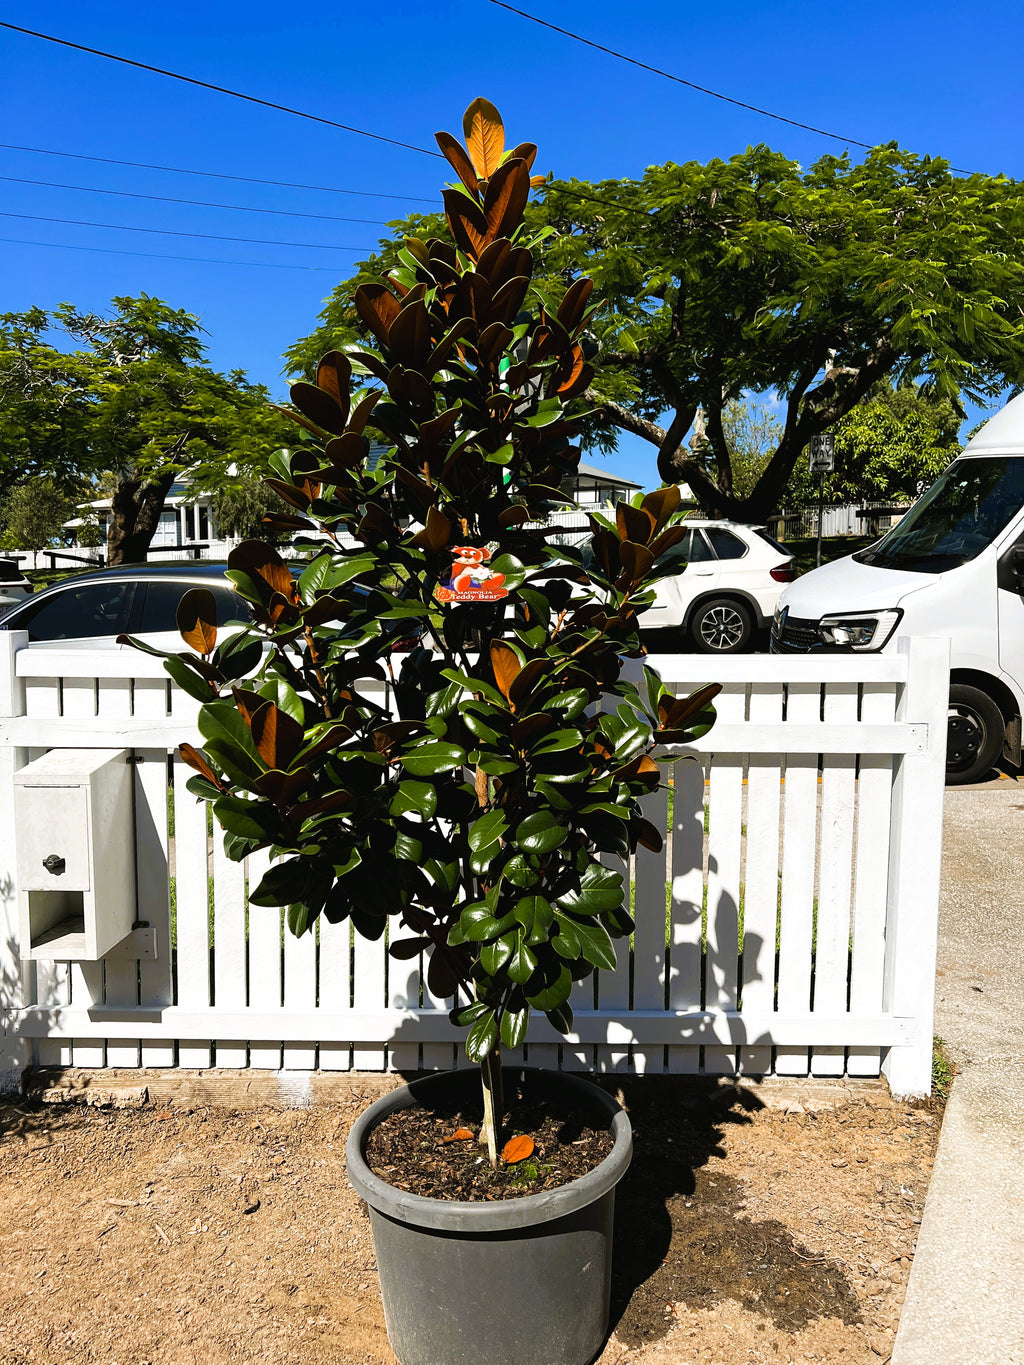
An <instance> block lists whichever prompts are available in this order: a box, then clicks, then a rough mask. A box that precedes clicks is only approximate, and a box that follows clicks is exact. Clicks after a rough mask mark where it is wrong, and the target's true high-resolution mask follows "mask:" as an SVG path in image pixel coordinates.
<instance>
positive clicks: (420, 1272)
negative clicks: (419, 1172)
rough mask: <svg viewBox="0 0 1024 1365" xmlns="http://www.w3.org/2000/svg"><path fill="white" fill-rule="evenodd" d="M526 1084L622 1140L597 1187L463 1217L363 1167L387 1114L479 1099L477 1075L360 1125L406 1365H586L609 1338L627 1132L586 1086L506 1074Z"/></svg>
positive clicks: (416, 1087)
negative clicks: (615, 1226) (614, 1243)
mask: <svg viewBox="0 0 1024 1365" xmlns="http://www.w3.org/2000/svg"><path fill="white" fill-rule="evenodd" d="M504 1080H505V1087H506V1094H510V1093H511V1092H512V1087H514V1086H515V1085H517V1084H520V1083H521V1084H523V1085H524V1086H527V1087H529V1089H530V1090H532V1091H533V1093H535V1094H541V1095H543V1094H550V1095H558V1097H559V1098H560V1099H562V1100H568V1101H569V1102H570V1103H571V1104H572V1105H574V1106H576V1107H578V1110H579V1112H580V1114H581V1116H582V1117H585V1118H586V1119H587V1121H588V1122H589V1123H590V1124H592V1125H593V1126H595V1127H598V1126H599V1127H602V1128H608V1129H609V1130H610V1132H611V1134H612V1137H613V1139H614V1146H613V1148H612V1151H611V1152H610V1153H609V1155H608V1156H607V1157H606V1158H605V1159H604V1161H602V1162H601V1164H600V1165H599V1166H597V1167H596V1168H595V1169H594V1170H593V1171H590V1172H589V1173H588V1174H587V1175H585V1176H581V1177H580V1179H578V1180H573V1181H570V1182H569V1183H568V1184H566V1185H562V1186H560V1187H558V1188H557V1189H554V1190H545V1191H543V1192H542V1193H540V1194H536V1195H531V1196H528V1197H526V1198H523V1199H506V1200H499V1201H495V1202H493V1203H491V1202H477V1203H459V1202H458V1201H454V1200H451V1201H450V1200H446V1199H427V1198H424V1197H423V1196H422V1195H416V1194H410V1193H408V1192H407V1191H405V1190H399V1189H396V1188H395V1187H394V1186H393V1185H388V1184H386V1183H385V1182H384V1181H383V1180H381V1179H379V1178H378V1177H377V1176H375V1175H374V1174H373V1172H372V1171H371V1170H370V1168H369V1166H368V1165H367V1164H366V1158H365V1148H366V1143H367V1140H368V1138H369V1135H370V1133H371V1132H372V1131H373V1129H374V1128H375V1127H376V1126H377V1125H378V1124H379V1123H381V1122H382V1121H383V1120H384V1119H385V1118H386V1117H387V1116H388V1115H389V1114H391V1113H394V1112H396V1111H397V1110H399V1109H405V1108H409V1107H410V1106H412V1105H417V1104H422V1105H424V1106H429V1105H432V1104H435V1103H437V1102H438V1101H439V1100H441V1098H442V1097H444V1099H448V1098H455V1097H457V1096H458V1095H459V1094H460V1093H465V1094H466V1095H467V1097H469V1096H470V1095H472V1094H473V1093H474V1091H475V1090H476V1089H478V1088H479V1085H480V1073H479V1072H478V1071H476V1070H472V1071H468V1070H467V1071H454V1072H441V1073H438V1074H437V1075H432V1076H425V1077H423V1078H422V1079H420V1080H416V1081H413V1082H411V1083H410V1084H409V1085H405V1086H402V1087H401V1088H400V1089H398V1090H394V1091H392V1092H391V1094H389V1095H385V1096H384V1097H383V1098H382V1099H379V1100H377V1102H376V1103H375V1104H372V1105H371V1106H370V1107H369V1109H367V1110H366V1111H365V1112H364V1113H363V1114H361V1115H360V1117H359V1118H358V1119H357V1120H356V1122H355V1124H354V1125H353V1127H352V1131H351V1133H350V1134H349V1139H348V1144H347V1147H346V1153H345V1154H346V1160H347V1163H348V1174H349V1179H350V1180H351V1182H352V1185H353V1187H354V1188H355V1190H356V1192H357V1193H358V1194H359V1195H361V1196H362V1198H363V1199H365V1200H366V1202H367V1204H368V1205H369V1208H370V1221H371V1224H372V1227H373V1241H374V1247H375V1249H376V1253H377V1269H378V1272H379V1275H380V1286H381V1296H382V1298H383V1300H384V1319H385V1322H386V1324H387V1329H388V1338H389V1340H390V1342H391V1348H392V1350H393V1351H394V1353H395V1355H396V1356H397V1357H398V1359H399V1361H400V1362H401V1365H480V1362H483V1361H486V1362H487V1365H523V1362H525V1361H538V1362H540V1361H543V1362H544V1365H587V1362H588V1361H591V1360H593V1359H594V1357H595V1356H596V1355H597V1353H598V1351H599V1350H600V1348H601V1346H602V1344H603V1342H604V1339H605V1336H606V1334H607V1331H608V1314H609V1298H610V1292H611V1268H612V1220H613V1216H614V1212H615V1187H616V1185H617V1184H618V1182H619V1181H620V1180H621V1179H622V1177H623V1176H624V1175H625V1173H626V1171H627V1170H628V1168H629V1162H630V1158H631V1156H632V1154H633V1137H632V1130H631V1128H630V1124H629V1119H628V1118H627V1116H626V1114H625V1113H624V1112H623V1110H622V1109H621V1107H620V1106H619V1105H618V1104H617V1103H616V1101H615V1100H614V1099H612V1097H611V1096H610V1095H607V1094H605V1092H604V1091H603V1090H599V1089H598V1088H597V1086H595V1085H591V1084H590V1082H588V1081H585V1080H582V1079H581V1078H580V1077H578V1076H570V1075H564V1074H561V1073H556V1072H549V1071H540V1070H537V1069H536V1068H531V1067H525V1068H524V1067H514V1068H512V1067H509V1068H506V1069H505V1071H504Z"/></svg>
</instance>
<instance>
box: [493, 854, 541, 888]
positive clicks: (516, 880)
mask: <svg viewBox="0 0 1024 1365" xmlns="http://www.w3.org/2000/svg"><path fill="white" fill-rule="evenodd" d="M502 876H503V877H504V878H505V879H506V880H507V881H510V882H511V883H512V885H513V886H520V887H530V886H536V885H537V882H538V880H539V877H540V874H539V873H538V872H537V871H536V869H535V868H532V867H531V866H530V864H529V863H528V862H527V860H526V858H525V857H524V856H523V854H522V853H516V854H514V855H513V856H512V857H511V858H509V860H508V862H507V863H506V864H505V866H504V868H503V869H502Z"/></svg>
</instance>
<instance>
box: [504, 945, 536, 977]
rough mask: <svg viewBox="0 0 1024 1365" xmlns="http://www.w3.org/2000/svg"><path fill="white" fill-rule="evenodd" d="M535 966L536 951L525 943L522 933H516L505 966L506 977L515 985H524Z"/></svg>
mask: <svg viewBox="0 0 1024 1365" xmlns="http://www.w3.org/2000/svg"><path fill="white" fill-rule="evenodd" d="M536 966H537V955H536V953H534V951H533V950H532V948H530V947H529V946H528V945H527V943H526V941H525V939H524V938H523V936H522V933H519V934H517V935H516V945H515V947H514V948H513V950H512V956H511V957H510V958H509V960H508V964H507V966H506V967H505V971H506V973H507V975H508V979H509V980H510V981H514V982H515V984H516V985H517V986H526V985H527V983H528V982H529V980H530V978H531V977H532V976H533V973H534V970H535V969H536Z"/></svg>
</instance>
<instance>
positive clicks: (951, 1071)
mask: <svg viewBox="0 0 1024 1365" xmlns="http://www.w3.org/2000/svg"><path fill="white" fill-rule="evenodd" d="M955 1075H956V1067H955V1066H954V1065H953V1063H952V1062H951V1061H950V1060H949V1054H948V1053H947V1052H946V1043H945V1039H943V1038H940V1037H939V1035H938V1034H936V1035H935V1038H934V1039H933V1042H932V1094H933V1095H934V1096H935V1098H936V1099H937V1100H947V1099H949V1092H950V1090H951V1089H952V1088H953V1077H954V1076H955Z"/></svg>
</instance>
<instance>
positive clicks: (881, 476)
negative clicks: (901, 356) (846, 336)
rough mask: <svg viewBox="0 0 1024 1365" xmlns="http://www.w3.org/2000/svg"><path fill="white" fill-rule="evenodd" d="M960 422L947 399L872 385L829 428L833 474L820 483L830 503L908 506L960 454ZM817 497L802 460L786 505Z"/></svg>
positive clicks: (883, 383) (814, 480) (815, 484)
mask: <svg viewBox="0 0 1024 1365" xmlns="http://www.w3.org/2000/svg"><path fill="white" fill-rule="evenodd" d="M959 430H960V416H959V414H958V412H957V411H956V410H955V408H954V405H953V403H952V402H951V401H950V400H949V399H936V398H933V397H929V396H928V394H927V393H922V392H921V390H920V389H919V388H916V387H914V386H913V385H910V386H907V387H906V388H902V389H893V387H892V385H891V384H890V383H889V382H888V381H887V380H882V381H880V382H879V383H878V384H876V385H875V387H874V389H872V391H871V393H870V394H869V395H868V396H867V398H865V399H864V400H863V401H862V402H860V403H858V404H857V406H856V407H855V408H852V409H851V410H850V411H849V412H848V413H847V414H846V416H845V417H842V418H841V419H840V420H839V421H838V422H837V423H836V425H835V426H834V427H833V428H832V431H833V434H834V436H835V452H836V468H835V472H834V473H833V474H829V475H827V476H826V478H825V497H826V499H827V500H828V501H829V502H880V501H887V500H895V501H901V502H907V501H910V502H912V501H913V500H914V499H915V498H916V497H917V496H918V494H920V493H921V492H923V490H924V489H925V488H927V487H928V485H929V484H931V483H934V481H935V480H936V479H937V478H938V476H939V475H940V474H941V473H942V471H943V470H944V469H945V468H946V466H947V465H948V464H949V462H950V461H951V460H955V459H956V457H957V456H958V455H959V454H960V443H959V440H958V433H959ZM817 496H818V479H817V478H816V477H815V476H812V475H811V474H810V472H809V469H808V463H807V457H806V456H803V457H801V459H800V461H799V462H798V464H797V468H796V470H795V471H794V476H793V479H792V481H791V484H790V493H789V494H788V495H787V502H788V504H789V505H790V506H794V507H799V506H803V505H807V504H808V503H810V502H812V501H813V500H815V499H816V498H817Z"/></svg>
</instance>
